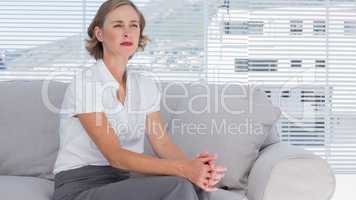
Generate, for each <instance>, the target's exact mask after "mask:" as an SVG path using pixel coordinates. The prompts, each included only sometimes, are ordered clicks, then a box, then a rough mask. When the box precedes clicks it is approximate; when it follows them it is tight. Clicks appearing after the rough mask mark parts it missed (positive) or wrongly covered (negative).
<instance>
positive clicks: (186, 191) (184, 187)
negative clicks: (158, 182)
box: [164, 176, 197, 200]
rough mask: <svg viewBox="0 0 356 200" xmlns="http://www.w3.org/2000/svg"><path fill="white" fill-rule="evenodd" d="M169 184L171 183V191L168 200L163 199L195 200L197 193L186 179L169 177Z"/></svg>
mask: <svg viewBox="0 0 356 200" xmlns="http://www.w3.org/2000/svg"><path fill="white" fill-rule="evenodd" d="M169 180H170V182H171V183H172V186H173V188H172V190H171V192H170V195H168V196H169V198H164V199H169V200H170V199H177V198H178V199H191V200H196V199H197V193H196V190H195V188H194V185H193V184H192V183H191V182H190V181H189V180H187V179H185V178H182V177H177V176H170V177H169Z"/></svg>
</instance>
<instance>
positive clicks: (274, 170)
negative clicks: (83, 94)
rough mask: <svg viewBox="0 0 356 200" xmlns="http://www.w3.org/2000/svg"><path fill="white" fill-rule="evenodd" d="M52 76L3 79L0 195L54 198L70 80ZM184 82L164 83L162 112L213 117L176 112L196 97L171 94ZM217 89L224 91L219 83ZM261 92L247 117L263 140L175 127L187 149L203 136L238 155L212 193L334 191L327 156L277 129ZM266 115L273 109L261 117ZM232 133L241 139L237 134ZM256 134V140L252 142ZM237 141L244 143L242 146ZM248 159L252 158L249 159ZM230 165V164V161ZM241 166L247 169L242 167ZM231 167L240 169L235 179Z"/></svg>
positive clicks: (274, 197)
mask: <svg viewBox="0 0 356 200" xmlns="http://www.w3.org/2000/svg"><path fill="white" fill-rule="evenodd" d="M44 83H45V84H44ZM48 83H49V82H43V81H6V82H0V93H1V98H0V127H1V129H0V143H1V144H0V199H1V200H25V199H26V200H49V199H51V196H52V193H53V187H54V184H53V175H52V174H51V171H52V168H53V164H54V161H55V158H56V153H57V150H58V147H59V141H58V127H59V123H58V122H59V117H60V115H59V114H58V112H56V110H55V109H56V108H59V107H60V105H61V102H62V100H63V93H64V91H65V89H66V87H67V84H66V83H60V82H50V83H49V84H48ZM184 87H188V93H189V92H190V94H193V93H194V94H200V93H199V91H202V89H201V87H200V88H199V87H195V86H191V85H187V84H186V85H184ZM181 89H182V87H170V86H167V85H165V86H164V87H163V89H162V94H163V95H162V103H161V113H162V116H163V118H164V120H165V121H166V122H171V121H172V120H173V119H177V118H181V119H184V120H186V121H191V122H194V121H196V120H197V119H199V120H200V118H196V117H199V116H201V118H209V117H210V116H211V115H204V114H199V113H198V114H192V115H191V116H195V117H190V114H189V113H188V114H186V113H185V114H184V113H178V114H177V112H174V111H177V110H178V108H180V109H184V108H186V106H187V104H185V103H187V102H188V103H191V102H189V101H187V99H189V95H188V96H187V97H186V98H183V99H177V98H172V95H170V96H169V94H176V93H179V92H180V91H181ZM210 89H211V88H210ZM197 91H198V92H197ZM215 92H218V93H221V90H217V91H215ZM230 92H232V93H235V91H234V89H232V90H231V89H230ZM236 92H237V91H236ZM167 94H168V95H167ZM215 95H216V93H215ZM218 95H221V94H218ZM259 95H260V96H259ZM259 95H255V97H256V98H259V101H260V100H261V99H262V100H263V101H262V103H261V102H257V103H255V104H254V105H253V106H255V108H258V109H257V110H262V111H263V112H260V113H254V114H252V116H250V117H251V118H254V119H256V121H258V122H259V123H261V124H264V127H267V129H266V131H265V132H264V134H262V135H264V136H263V137H262V136H261V135H260V136H256V137H259V138H263V141H262V142H260V144H258V145H257V143H255V140H254V138H256V137H254V135H252V137H251V135H244V136H240V135H237V136H234V137H230V136H229V137H225V138H224V137H218V136H214V135H213V136H209V137H205V139H204V137H203V136H196V135H195V136H187V135H185V136H184V137H183V135H179V134H175V135H173V136H172V138H173V140H174V141H175V142H176V143H177V144H178V145H179V146H182V148H183V149H184V150H185V151H187V152H188V153H189V154H193V153H196V152H195V151H196V150H197V149H199V148H200V146H199V144H200V145H201V146H202V145H207V148H208V149H213V150H214V151H215V150H216V151H219V149H221V148H228V150H226V151H225V150H224V151H222V152H220V155H221V156H220V157H222V160H219V162H222V163H223V164H224V159H225V161H226V158H228V161H229V160H232V161H234V162H235V161H237V163H236V164H235V165H236V168H235V167H230V168H228V170H229V171H230V172H231V177H230V179H229V178H227V179H226V180H224V181H223V182H225V183H227V185H229V184H230V185H229V187H224V189H219V190H218V191H217V192H213V193H211V194H210V197H209V198H210V199H216V200H243V199H245V200H246V199H248V200H279V199H281V200H285V199H288V200H309V199H310V200H324V199H325V200H326V199H330V198H331V196H332V194H333V192H334V187H335V180H334V175H333V173H332V172H331V170H330V168H329V165H328V164H327V162H325V161H324V160H323V159H321V158H320V157H318V156H316V155H314V154H312V153H310V152H308V151H306V150H303V149H301V148H299V147H295V146H290V145H288V144H284V143H281V142H280V141H279V138H278V133H277V132H276V129H275V128H274V126H273V124H271V123H272V122H273V123H275V120H270V118H273V117H272V116H277V115H276V113H272V112H276V111H275V110H273V109H272V110H268V109H265V108H264V107H266V106H264V104H265V103H266V102H267V103H268V101H267V100H266V99H263V98H265V97H264V96H263V95H262V96H261V93H260V94H259ZM250 100H251V99H247V100H246V99H245V100H244V101H242V100H241V101H231V102H230V104H231V103H232V105H233V106H234V105H235V104H236V105H237V106H247V104H245V103H246V102H249V101H250ZM201 101H202V100H197V101H195V103H194V102H193V103H192V104H189V105H193V106H196V107H199V106H200V105H201V104H202V102H201ZM48 103H49V104H48ZM236 105H235V106H236ZM259 106H260V107H259ZM221 112H224V111H221ZM221 112H220V113H217V114H214V116H219V119H221V118H223V117H222V115H225V114H224V113H221ZM172 113H173V114H172ZM261 115H266V116H268V117H267V118H263V117H262V118H261ZM235 116H236V114H233V115H231V117H230V118H234V117H235ZM241 117H244V115H241V116H240V118H236V119H234V120H242V119H243V118H241ZM268 120H269V122H268ZM267 122H268V123H269V124H268V123H267ZM266 124H267V125H266ZM168 130H169V131H170V132H174V131H175V129H174V127H172V126H168ZM235 137H236V138H235ZM202 138H203V139H202ZM220 138H222V139H221V140H226V139H227V138H228V140H227V141H223V142H219V141H220ZM251 138H252V140H251ZM197 139H199V140H197ZM234 139H236V141H233V140H234ZM197 141H198V142H197ZM199 141H202V142H199ZM251 142H253V143H254V144H249V143H251ZM197 143H199V144H197ZM224 144H226V146H225V145H224ZM219 145H220V146H219ZM221 145H223V146H221ZM229 145H231V146H229ZM239 147H243V148H241V149H239ZM250 147H251V148H257V149H255V150H254V151H252V153H251V152H249V153H246V154H244V153H243V152H242V151H245V149H247V148H250ZM194 148H195V149H194ZM203 148H204V147H203ZM235 148H236V149H235ZM192 149H194V150H192ZM199 150H200V149H199ZM145 151H146V153H147V154H153V153H152V150H150V148H149V145H147V144H146V150H145ZM248 156H251V157H248ZM229 158H231V159H229ZM236 159H237V160H236ZM249 162H250V163H251V165H249V164H248V163H249ZM246 163H247V164H246ZM232 164H233V163H232ZM229 165H230V166H231V163H229ZM239 170H241V171H242V173H239V172H238V171H239ZM246 171H247V173H246ZM233 175H236V176H237V175H238V176H241V177H240V178H239V180H237V179H234V178H236V177H234V176H233ZM235 186H236V187H235Z"/></svg>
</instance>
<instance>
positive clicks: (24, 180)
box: [0, 176, 54, 200]
mask: <svg viewBox="0 0 356 200" xmlns="http://www.w3.org/2000/svg"><path fill="white" fill-rule="evenodd" d="M53 190H54V183H53V182H52V181H49V180H46V179H41V178H35V177H28V176H0V194H1V199H2V200H51V198H52V194H53Z"/></svg>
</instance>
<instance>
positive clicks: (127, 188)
mask: <svg viewBox="0 0 356 200" xmlns="http://www.w3.org/2000/svg"><path fill="white" fill-rule="evenodd" d="M200 193H201V190H200V189H198V188H196V187H195V186H194V185H193V184H192V183H191V182H189V181H188V180H186V179H184V178H180V177H176V176H147V177H136V178H129V179H126V180H123V181H120V182H115V183H110V184H107V185H104V186H101V187H96V188H93V189H90V190H87V191H84V192H82V193H81V194H79V195H78V196H77V197H76V198H75V200H99V199H100V200H114V199H115V200H118V199H126V200H130V199H133V200H136V199H137V200H139V199H144V200H159V199H160V200H175V199H185V200H189V199H191V200H198V199H199V197H198V196H199V195H201V194H200Z"/></svg>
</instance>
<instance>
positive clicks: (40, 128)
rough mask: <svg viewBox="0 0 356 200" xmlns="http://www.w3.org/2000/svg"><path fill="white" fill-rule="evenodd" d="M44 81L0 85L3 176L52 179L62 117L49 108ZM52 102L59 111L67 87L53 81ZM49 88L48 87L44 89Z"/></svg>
mask: <svg viewBox="0 0 356 200" xmlns="http://www.w3.org/2000/svg"><path fill="white" fill-rule="evenodd" d="M44 83H46V82H43V81H8V82H0V93H1V94H6V95H2V96H1V98H0V110H1V112H0V127H1V130H0V175H23V176H38V177H44V178H53V175H52V174H51V173H52V169H53V165H54V162H55V159H56V155H57V150H58V142H59V139H58V126H59V116H58V114H57V113H56V111H51V110H50V109H48V106H47V104H45V103H44V102H47V101H46V100H45V99H46V98H45V97H46V96H47V95H45V94H47V92H46V91H44V92H43V95H42V92H41V90H42V86H45V85H44ZM48 86H49V87H48V88H49V89H48V96H49V101H50V103H51V104H53V106H54V107H56V108H60V105H61V102H62V99H63V94H64V90H65V88H66V86H67V84H64V83H60V82H50V84H49V85H48ZM44 89H46V88H44Z"/></svg>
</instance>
